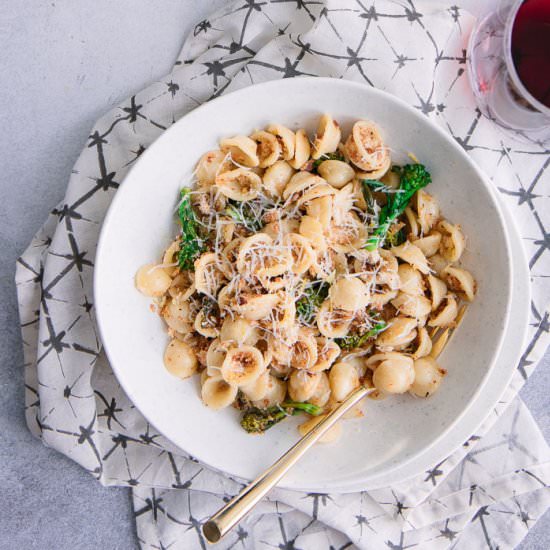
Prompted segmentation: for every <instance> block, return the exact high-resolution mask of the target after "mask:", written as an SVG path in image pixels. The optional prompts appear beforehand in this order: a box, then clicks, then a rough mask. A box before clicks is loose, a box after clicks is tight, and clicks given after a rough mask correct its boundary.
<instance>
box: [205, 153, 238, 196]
mask: <svg viewBox="0 0 550 550" xmlns="http://www.w3.org/2000/svg"><path fill="white" fill-rule="evenodd" d="M232 167H233V165H232V163H231V160H230V159H229V155H228V154H227V153H224V152H223V151H220V150H219V149H216V150H215V151H208V153H204V155H203V156H202V157H201V158H200V159H199V162H198V163H197V168H196V174H197V182H198V184H199V186H200V187H206V188H208V187H210V186H212V185H214V183H215V182H216V176H217V175H218V174H223V173H224V172H227V171H228V170H231V169H232Z"/></svg>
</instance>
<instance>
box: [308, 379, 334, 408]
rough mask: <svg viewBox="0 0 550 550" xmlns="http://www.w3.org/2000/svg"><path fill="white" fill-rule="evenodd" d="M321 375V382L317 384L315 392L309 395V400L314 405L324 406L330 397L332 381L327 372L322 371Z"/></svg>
mask: <svg viewBox="0 0 550 550" xmlns="http://www.w3.org/2000/svg"><path fill="white" fill-rule="evenodd" d="M319 375H320V378H319V383H318V384H317V387H316V388H315V391H314V392H313V394H312V395H311V396H310V397H309V399H308V401H309V403H311V404H312V405H317V406H318V407H324V406H325V405H326V404H327V403H328V400H329V399H330V393H331V390H330V382H329V380H328V376H327V373H326V372H320V373H319Z"/></svg>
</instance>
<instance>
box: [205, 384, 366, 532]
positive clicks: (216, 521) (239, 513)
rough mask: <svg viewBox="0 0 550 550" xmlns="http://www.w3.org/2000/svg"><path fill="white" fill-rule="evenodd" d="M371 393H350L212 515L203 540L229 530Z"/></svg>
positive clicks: (364, 389) (206, 523)
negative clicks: (318, 441) (346, 414)
mask: <svg viewBox="0 0 550 550" xmlns="http://www.w3.org/2000/svg"><path fill="white" fill-rule="evenodd" d="M373 391H374V390H373V389H372V388H365V387H363V386H361V387H360V388H358V389H356V390H355V391H354V392H352V393H350V394H349V395H348V396H347V397H346V399H344V401H342V403H340V405H339V406H338V407H336V408H335V409H334V410H332V411H331V412H330V413H329V414H328V415H327V416H326V417H325V418H324V419H323V420H322V421H321V422H319V424H317V425H316V426H314V427H313V429H312V430H311V431H310V432H308V433H307V434H306V435H304V437H302V438H301V439H300V440H299V441H298V442H297V443H296V444H295V445H294V446H293V447H291V448H290V449H289V450H288V451H287V452H286V453H285V454H284V455H283V456H281V458H279V460H277V462H275V463H274V464H273V465H271V466H270V467H269V468H268V469H267V470H266V471H265V472H264V473H263V474H261V475H260V476H258V477H257V478H256V479H255V480H254V481H252V482H251V483H250V484H249V485H248V486H247V487H245V488H244V489H243V490H242V491H241V492H240V493H239V494H238V495H236V496H234V497H233V498H232V499H231V500H230V501H229V502H228V503H227V504H226V505H225V506H224V507H223V508H221V509H220V510H219V511H218V512H216V514H214V515H213V516H212V517H211V518H210V519H209V520H208V521H207V522H205V523H204V525H203V526H202V531H203V533H204V536H205V538H206V540H207V541H208V542H218V541H219V540H220V539H221V538H222V537H223V536H224V535H225V534H226V533H228V532H229V531H230V530H231V529H233V527H235V525H237V524H238V523H239V522H240V521H241V520H242V519H243V518H244V517H245V516H246V514H248V512H250V510H252V508H254V506H255V505H256V504H257V503H258V502H259V501H260V500H261V499H262V498H263V497H264V496H265V495H266V494H267V493H268V492H269V491H270V490H271V489H272V488H273V487H274V486H275V485H276V484H277V483H278V482H279V481H280V479H281V478H282V477H283V476H284V475H285V474H286V473H287V472H288V470H290V468H292V466H294V464H296V462H298V460H299V459H300V458H301V457H302V455H303V454H304V453H305V452H306V451H307V450H308V449H309V448H310V447H311V446H312V445H313V444H314V443H315V442H316V441H317V440H318V439H319V438H320V437H322V436H323V435H324V434H325V433H326V432H327V431H328V430H329V429H330V428H331V427H332V426H333V425H334V424H335V423H336V422H337V421H338V420H339V419H340V418H341V417H342V416H343V415H344V414H345V413H346V412H347V411H348V410H349V409H351V408H352V407H353V406H354V405H355V404H357V403H358V402H359V401H361V399H363V398H364V397H366V396H367V395H369V393H372V392H373Z"/></svg>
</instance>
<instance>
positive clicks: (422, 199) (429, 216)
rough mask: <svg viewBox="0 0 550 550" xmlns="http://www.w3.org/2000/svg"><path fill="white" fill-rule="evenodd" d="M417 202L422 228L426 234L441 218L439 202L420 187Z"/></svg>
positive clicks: (416, 197) (416, 196)
mask: <svg viewBox="0 0 550 550" xmlns="http://www.w3.org/2000/svg"><path fill="white" fill-rule="evenodd" d="M415 203H416V211H417V213H418V222H419V223H420V229H421V230H422V233H423V234H424V235H426V234H428V233H429V232H430V229H431V228H432V227H433V226H434V225H435V224H436V223H437V220H438V219H439V204H438V203H437V201H436V200H435V199H434V198H433V197H432V196H431V195H430V194H428V193H426V191H424V189H419V190H418V191H417V192H416V194H415Z"/></svg>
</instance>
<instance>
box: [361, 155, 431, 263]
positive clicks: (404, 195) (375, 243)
mask: <svg viewBox="0 0 550 550" xmlns="http://www.w3.org/2000/svg"><path fill="white" fill-rule="evenodd" d="M392 170H393V171H394V172H396V173H397V174H399V177H400V180H399V189H398V190H397V192H394V193H387V194H386V204H385V205H384V206H383V207H382V208H381V209H380V213H379V214H378V226H377V227H376V229H375V230H374V231H373V232H372V234H371V235H370V237H369V238H368V239H367V243H366V244H365V248H366V249H367V250H368V251H369V252H372V251H373V250H376V249H377V248H378V247H380V246H382V245H383V244H384V240H385V239H386V236H387V234H388V230H389V229H390V227H391V226H392V224H393V223H394V222H395V220H396V219H397V217H398V216H400V215H401V214H403V212H404V211H405V208H407V205H408V204H409V201H410V200H411V198H412V196H413V195H414V194H415V193H416V192H417V191H418V190H419V189H422V188H423V187H426V185H428V184H429V183H431V181H432V177H431V176H430V173H429V172H428V171H427V170H426V167H425V166H424V165H423V164H406V165H405V166H401V167H399V166H394V167H393V168H392ZM369 181H370V180H363V185H364V186H368V185H369Z"/></svg>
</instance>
